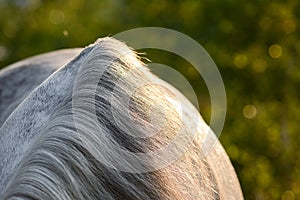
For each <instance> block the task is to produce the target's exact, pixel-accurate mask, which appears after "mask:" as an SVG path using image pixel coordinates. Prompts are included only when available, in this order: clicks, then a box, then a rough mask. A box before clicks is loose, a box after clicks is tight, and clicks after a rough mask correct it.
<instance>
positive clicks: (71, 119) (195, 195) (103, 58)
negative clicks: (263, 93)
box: [0, 38, 243, 200]
mask: <svg viewBox="0 0 300 200" xmlns="http://www.w3.org/2000/svg"><path fill="white" fill-rule="evenodd" d="M77 53H78V52H76V54H77ZM76 54H75V53H74V54H70V56H69V57H67V58H66V61H64V62H63V63H65V64H64V65H63V66H62V67H61V68H59V69H57V68H58V67H56V66H58V65H59V64H57V65H53V66H55V67H54V68H55V70H56V69H57V70H56V71H55V72H54V73H53V74H51V73H52V72H53V71H54V70H53V71H51V73H50V72H49V71H48V72H47V73H46V72H41V73H42V74H46V75H45V76H48V75H50V74H51V75H50V76H49V77H48V78H47V79H46V80H44V81H43V82H42V83H41V79H40V80H39V81H37V82H36V84H34V86H31V87H30V88H33V87H37V88H35V89H34V90H33V91H32V92H31V93H26V94H24V95H23V96H24V98H23V99H24V100H23V99H22V100H23V101H22V102H21V103H17V104H18V106H17V107H16V108H15V109H14V111H13V112H12V111H10V113H11V114H10V116H9V117H5V120H3V121H4V122H3V124H2V126H1V128H0V145H1V148H0V156H1V159H0V176H1V180H0V197H2V198H3V199H62V200H65V199H66V200H67V199H242V198H243V197H242V193H241V190H240V186H239V183H238V180H237V177H236V175H235V172H234V169H233V167H232V165H231V163H230V161H229V159H228V156H227V155H226V153H225V151H224V149H223V148H222V146H221V144H220V143H219V142H218V140H217V139H216V137H215V135H214V134H213V133H212V132H211V131H210V128H209V127H208V126H207V125H206V123H205V122H204V121H203V119H202V118H201V116H200V115H199V114H198V111H197V110H196V109H195V108H194V107H193V106H192V104H191V103H190V102H189V101H188V100H187V99H186V98H185V97H184V96H183V95H182V94H181V93H180V92H178V91H177V90H176V89H175V88H173V87H172V86H171V85H169V84H167V83H166V82H164V81H162V80H161V79H159V78H158V77H156V76H155V75H153V74H152V73H151V72H150V71H149V70H148V69H147V68H146V66H145V65H144V64H143V63H142V62H141V61H140V59H139V57H138V56H137V54H136V53H135V52H134V51H132V50H131V49H130V48H129V47H127V46H126V45H125V44H124V43H122V42H120V41H118V40H115V39H113V38H102V39H99V40H98V41H97V42H95V44H92V45H90V46H88V47H86V48H85V49H83V50H80V54H79V55H77V56H75V55H76ZM53 55H54V54H53ZM54 68H53V69H54ZM0 75H1V73H0ZM0 78H1V76H0ZM0 80H1V79H0ZM36 85H38V86H36ZM25 96H26V97H25ZM0 117H1V116H0ZM0 119H1V118H0ZM0 125H1V124H0ZM209 149H210V152H209V154H206V153H207V151H208V150H209ZM153 152H156V153H153Z"/></svg>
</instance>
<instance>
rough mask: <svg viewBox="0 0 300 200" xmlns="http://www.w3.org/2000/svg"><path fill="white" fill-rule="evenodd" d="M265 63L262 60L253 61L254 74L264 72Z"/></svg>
mask: <svg viewBox="0 0 300 200" xmlns="http://www.w3.org/2000/svg"><path fill="white" fill-rule="evenodd" d="M266 66H267V63H266V61H265V60H264V59H262V58H257V59H254V61H253V69H254V71H256V72H264V71H265V70H266Z"/></svg>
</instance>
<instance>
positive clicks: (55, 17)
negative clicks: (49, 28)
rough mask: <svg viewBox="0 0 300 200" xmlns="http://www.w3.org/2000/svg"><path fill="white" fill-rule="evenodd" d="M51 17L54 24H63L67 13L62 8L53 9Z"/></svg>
mask: <svg viewBox="0 0 300 200" xmlns="http://www.w3.org/2000/svg"><path fill="white" fill-rule="evenodd" d="M49 19H50V22H51V23H52V24H62V23H63V22H64V20H65V15H64V13H63V12H62V11H60V10H51V11H50V15H49Z"/></svg>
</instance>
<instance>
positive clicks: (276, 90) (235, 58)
mask: <svg viewBox="0 0 300 200" xmlns="http://www.w3.org/2000/svg"><path fill="white" fill-rule="evenodd" d="M299 19H300V1H299V0H289V1H284V0H275V1H267V0H252V1H242V0H240V1H239V0H198V1H196V0H189V1H171V0H169V1H164V0H153V1H146V0H140V1H137V0H133V1H129V0H112V1H108V0H103V1H96V0H90V1H83V0H72V1H58V0H52V1H50V0H48V1H46V0H44V1H43V0H6V1H5V0H0V67H4V66H6V65H8V64H11V63H13V62H15V61H18V60H20V59H22V58H25V57H28V56H31V55H35V54H38V53H42V52H47V51H53V50H56V49H61V48H72V47H81V46H86V45H87V44H90V43H92V42H94V41H95V40H96V39H97V38H98V37H103V36H110V35H113V34H116V33H118V32H121V31H124V30H128V29H131V28H137V27H143V26H159V27H165V28H170V29H174V30H177V31H180V32H182V33H184V34H186V35H188V36H190V37H192V38H194V39H195V40H196V41H198V42H199V43H200V44H201V45H202V46H203V47H204V48H205V49H206V50H207V51H208V53H209V54H210V55H211V57H212V58H213V60H214V61H215V62H216V64H217V66H218V67H219V70H220V72H221V74H222V77H223V80H224V83H225V87H226V92H227V101H228V102H227V103H228V104H227V106H228V107H227V117H226V122H225V127H224V130H223V132H222V134H221V137H220V140H221V142H222V144H223V145H224V147H225V149H226V150H227V152H228V154H229V156H230V158H231V161H232V163H233V165H234V167H235V169H236V171H237V174H238V177H239V180H240V183H241V186H242V189H243V192H244V195H245V198H246V199H284V200H292V199H300V150H299V149H298V146H299V145H300V135H299V132H298V130H299V125H300V104H299V103H300V102H299V98H300V91H299V89H300V66H299V65H298V64H299V54H300V40H299V38H300V32H299V22H300V20H299ZM145 39H147V38H145ZM144 52H146V53H147V56H148V57H150V59H151V60H153V61H156V62H159V63H164V64H166V65H169V66H172V67H174V68H175V69H177V70H178V71H179V72H180V73H181V74H183V75H184V76H185V77H186V78H187V79H188V80H189V81H190V83H191V84H192V86H193V87H194V89H195V91H196V93H197V96H198V98H199V105H200V111H201V114H202V115H203V116H204V118H205V119H206V121H209V117H210V99H209V95H208V92H207V88H206V86H205V83H204V82H203V80H202V79H201V76H200V75H199V74H197V73H196V71H195V70H194V69H193V67H192V66H191V65H190V64H189V63H187V62H186V61H185V60H184V59H182V58H180V57H178V56H176V55H173V54H171V53H167V52H161V51H159V50H144ZM187 95H188V94H187Z"/></svg>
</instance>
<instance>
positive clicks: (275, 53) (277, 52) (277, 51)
mask: <svg viewBox="0 0 300 200" xmlns="http://www.w3.org/2000/svg"><path fill="white" fill-rule="evenodd" d="M268 50H269V55H270V56H271V57H272V58H280V57H281V56H282V48H281V46H280V45H278V44H272V45H271V46H270V47H269V49H268Z"/></svg>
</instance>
